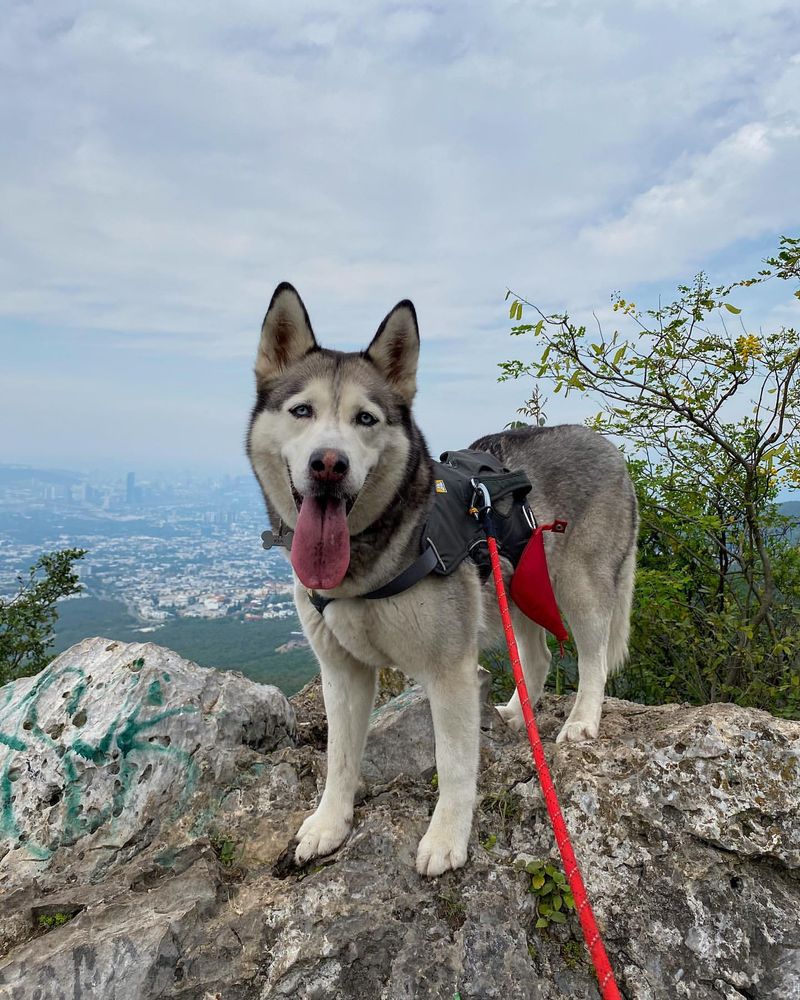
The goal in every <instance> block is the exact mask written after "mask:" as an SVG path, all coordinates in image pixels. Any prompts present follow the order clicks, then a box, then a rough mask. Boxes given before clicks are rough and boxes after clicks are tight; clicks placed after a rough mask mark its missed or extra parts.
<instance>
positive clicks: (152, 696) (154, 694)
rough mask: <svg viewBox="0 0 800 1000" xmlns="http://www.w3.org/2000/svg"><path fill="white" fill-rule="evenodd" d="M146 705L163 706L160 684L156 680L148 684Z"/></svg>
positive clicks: (162, 693)
mask: <svg viewBox="0 0 800 1000" xmlns="http://www.w3.org/2000/svg"><path fill="white" fill-rule="evenodd" d="M147 703H148V705H163V704H164V692H163V691H162V690H161V684H160V682H159V681H157V680H156V681H151V682H150V687H148V689H147Z"/></svg>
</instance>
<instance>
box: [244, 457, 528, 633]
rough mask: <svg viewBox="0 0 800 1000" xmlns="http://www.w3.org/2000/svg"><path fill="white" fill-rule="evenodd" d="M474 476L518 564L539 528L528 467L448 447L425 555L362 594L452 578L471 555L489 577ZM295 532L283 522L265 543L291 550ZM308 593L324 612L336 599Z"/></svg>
mask: <svg viewBox="0 0 800 1000" xmlns="http://www.w3.org/2000/svg"><path fill="white" fill-rule="evenodd" d="M473 480H475V481H476V482H480V483H482V484H483V485H484V486H485V487H486V488H487V489H488V491H489V494H490V496H491V501H492V505H493V515H494V526H495V531H496V535H497V545H498V548H499V550H500V554H501V555H503V556H505V557H506V558H507V559H509V560H510V561H511V563H512V564H513V565H514V566H516V565H517V563H518V562H519V559H520V556H521V555H522V552H523V549H524V548H525V546H526V545H527V544H528V539H529V538H530V536H531V532H532V531H533V530H534V528H535V527H536V522H535V520H534V517H533V513H532V512H531V509H530V507H529V506H528V503H527V496H528V493H529V492H530V490H531V482H530V480H529V479H528V477H527V476H526V475H525V473H524V472H522V471H519V470H518V471H515V472H512V471H510V470H509V469H506V468H505V467H504V466H503V465H501V463H500V462H499V461H498V460H497V459H496V458H495V457H494V455H491V454H490V453H489V452H486V451H472V450H469V449H466V450H463V451H446V452H444V454H443V455H442V456H441V459H440V461H439V462H434V463H433V490H434V494H433V497H434V499H433V504H432V505H431V509H430V513H429V515H428V520H427V521H426V522H425V525H424V526H423V528H422V531H421V533H420V550H421V551H420V555H419V556H418V557H417V558H416V559H415V560H414V562H413V563H411V565H410V566H407V567H406V568H405V569H404V570H403V572H402V573H400V574H399V575H398V576H396V577H395V578H394V579H393V580H390V581H389V582H388V583H385V584H384V585H383V586H382V587H378V588H377V589H376V590H371V591H370V592H369V593H368V594H360V595H357V596H359V597H362V598H364V599H365V600H368V601H374V600H379V599H380V598H383V597H393V596H394V595H395V594H402V593H403V591H405V590H409V589H410V588H411V587H413V586H414V584H415V583H419V581H420V580H422V579H423V578H424V577H426V576H428V575H429V574H430V573H437V574H438V575H439V576H449V575H450V574H451V573H452V572H453V571H454V570H455V569H456V568H457V567H458V566H459V565H460V564H461V563H462V562H463V561H464V560H465V559H466V558H467V557H469V558H471V559H472V560H473V562H475V563H476V564H477V566H478V568H479V570H480V573H481V580H482V581H483V580H486V579H487V578H488V576H489V574H490V572H491V566H490V562H489V554H488V549H487V543H486V535H485V533H484V531H483V528H482V526H481V523H480V521H479V520H478V518H477V516H476V502H475V501H476V490H475V486H474V484H473ZM292 534H293V532H292V531H291V530H289V529H287V528H286V527H285V525H284V524H283V523H282V522H281V523H280V525H279V530H278V534H277V536H276V535H274V534H273V532H271V531H265V532H263V533H262V535H261V538H262V545H263V547H264V548H265V549H270V548H272V546H273V545H283V546H285V547H286V548H287V549H290V548H291V539H292ZM308 597H309V600H310V601H311V603H312V604H313V605H314V607H315V608H316V609H317V611H318V612H319V613H320V614H322V613H323V612H324V610H325V608H326V607H327V606H328V605H329V604H330V603H331V602H332V601H334V600H336V598H335V597H323V596H322V595H321V594H318V593H317V592H316V591H315V590H309V591H308ZM349 599H351V600H352V598H349Z"/></svg>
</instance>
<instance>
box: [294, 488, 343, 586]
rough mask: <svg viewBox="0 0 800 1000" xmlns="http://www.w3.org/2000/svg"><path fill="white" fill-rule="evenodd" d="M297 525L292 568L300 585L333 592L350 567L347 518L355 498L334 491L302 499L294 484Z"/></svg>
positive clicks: (310, 495)
mask: <svg viewBox="0 0 800 1000" xmlns="http://www.w3.org/2000/svg"><path fill="white" fill-rule="evenodd" d="M292 496H293V497H294V502H295V504H296V505H297V510H298V514H297V524H296V525H295V529H294V536H293V537H292V555H291V558H292V566H293V568H294V571H295V573H297V576H298V578H299V579H300V582H301V583H302V584H303V585H304V586H306V587H310V588H311V589H312V590H333V589H334V587H338V586H339V584H340V583H341V582H342V580H343V579H344V577H345V574H346V573H347V569H348V567H349V565H350V532H349V529H348V527H347V515H348V514H349V512H350V508H351V507H352V506H353V503H354V502H355V497H346V496H341V495H338V494H337V492H336V491H334V490H327V491H324V492H320V493H317V494H308V495H307V496H302V495H301V494H300V493H299V492H298V491H297V490H296V489H295V488H294V485H292Z"/></svg>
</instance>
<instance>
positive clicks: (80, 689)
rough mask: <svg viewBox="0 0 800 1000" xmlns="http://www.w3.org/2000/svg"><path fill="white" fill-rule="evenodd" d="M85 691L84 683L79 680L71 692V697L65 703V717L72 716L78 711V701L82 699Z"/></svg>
mask: <svg viewBox="0 0 800 1000" xmlns="http://www.w3.org/2000/svg"><path fill="white" fill-rule="evenodd" d="M85 691H86V681H85V680H81V681H79V682H78V683H77V684H76V685H75V687H74V689H73V691H72V697H71V698H70V700H69V701H68V702H67V715H74V714H75V713H76V712H77V711H78V705H79V704H80V700H81V698H82V697H83V695H84V693H85Z"/></svg>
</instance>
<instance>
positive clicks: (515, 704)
mask: <svg viewBox="0 0 800 1000" xmlns="http://www.w3.org/2000/svg"><path fill="white" fill-rule="evenodd" d="M495 708H496V709H497V714H498V715H499V716H500V718H501V719H502V720H503V722H505V724H506V725H507V726H508V727H509V728H511V729H515V730H517V732H519V730H520V729H524V728H525V717H524V716H523V714H522V707H521V706H520V703H519V697H517V696H516V695H515V696H514V697H513V698H512V699H511V701H509V702H508V704H506V705H495Z"/></svg>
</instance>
